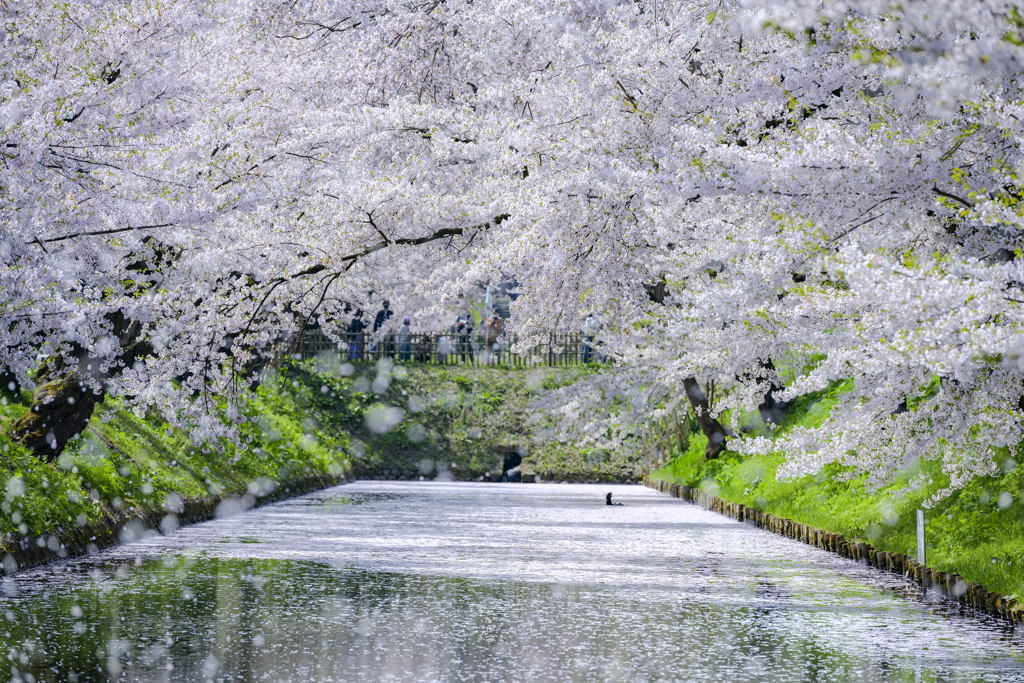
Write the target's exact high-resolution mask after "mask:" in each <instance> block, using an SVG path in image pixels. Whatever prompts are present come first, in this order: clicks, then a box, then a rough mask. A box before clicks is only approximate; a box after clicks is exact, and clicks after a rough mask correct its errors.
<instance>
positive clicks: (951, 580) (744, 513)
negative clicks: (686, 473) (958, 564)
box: [644, 476, 1024, 624]
mask: <svg viewBox="0 0 1024 683" xmlns="http://www.w3.org/2000/svg"><path fill="white" fill-rule="evenodd" d="M644 485H645V486H649V487H650V488H653V489H655V490H657V491H661V492H662V493H667V494H669V495H671V496H673V497H675V498H682V499H683V500H686V501H689V502H691V503H695V504H697V505H700V506H701V507H702V508H704V509H705V510H711V511H712V512H717V513H720V514H723V515H725V516H727V517H732V518H733V519H735V520H738V521H740V522H744V523H747V524H752V525H754V526H756V527H758V528H760V529H766V530H768V531H771V532H774V533H777V534H780V535H782V536H786V537H787V538H792V539H795V540H797V541H802V542H803V543H807V544H808V545H813V546H814V547H816V548H821V549H822V550H828V551H831V552H834V553H837V554H839V555H842V556H843V557H848V558H850V559H852V560H857V561H859V562H863V563H865V564H869V565H871V566H872V567H877V568H878V569H882V570H884V571H888V572H893V573H896V574H902V575H903V576H905V577H907V578H908V579H910V580H912V581H914V582H915V583H918V584H920V583H921V580H922V576H924V575H925V574H926V575H927V577H928V585H929V587H931V586H935V587H938V588H939V589H940V590H941V591H942V592H943V595H944V597H946V598H948V599H950V600H954V601H956V602H958V603H960V604H962V605H964V606H967V607H971V608H974V609H977V610H980V611H982V612H984V613H986V614H990V615H992V616H994V617H998V618H1001V619H1005V620H1006V621H1009V622H1010V623H1012V624H1019V623H1022V622H1024V606H1021V605H1020V604H1017V603H1016V602H1015V601H1014V602H1013V603H1011V602H1010V601H1008V600H1007V599H1006V598H1005V597H1004V596H1002V595H999V594H998V593H992V592H990V591H988V590H986V589H985V587H984V586H982V585H981V584H978V583H972V582H969V581H967V580H965V579H963V578H961V577H960V576H959V575H957V574H946V573H944V572H940V571H937V570H935V569H933V568H931V567H922V566H921V564H920V563H919V562H917V560H915V559H913V558H912V557H911V556H909V555H905V554H903V553H887V552H882V551H879V550H875V548H873V547H871V545H869V544H867V543H860V542H857V541H850V540H848V539H846V538H845V537H843V536H842V535H841V534H830V533H827V532H825V531H821V530H820V529H815V528H813V527H810V526H808V525H806V524H800V523H799V522H794V521H793V520H791V519H784V518H782V517H776V516H774V515H770V514H768V513H766V512H764V511H762V510H758V509H756V508H752V507H747V506H745V505H741V504H739V503H729V502H726V501H724V500H722V499H721V498H717V497H715V496H712V495H709V494H707V493H705V492H704V491H701V490H700V489H696V488H691V487H689V486H682V485H680V484H672V483H669V482H667V481H664V480H662V479H650V478H649V477H646V476H645V477H644Z"/></svg>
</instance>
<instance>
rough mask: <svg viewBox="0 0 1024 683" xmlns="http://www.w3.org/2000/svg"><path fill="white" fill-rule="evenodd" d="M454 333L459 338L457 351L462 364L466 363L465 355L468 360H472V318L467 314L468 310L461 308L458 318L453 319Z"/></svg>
mask: <svg viewBox="0 0 1024 683" xmlns="http://www.w3.org/2000/svg"><path fill="white" fill-rule="evenodd" d="M455 325H456V331H457V333H458V336H459V349H458V353H459V354H460V358H461V360H462V362H463V363H465V362H466V353H467V352H468V353H469V359H470V360H473V346H472V338H473V316H471V315H470V314H469V310H468V309H466V308H463V309H462V310H461V311H459V317H458V318H456V319H455Z"/></svg>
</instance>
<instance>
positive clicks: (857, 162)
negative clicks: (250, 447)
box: [0, 0, 1024, 487]
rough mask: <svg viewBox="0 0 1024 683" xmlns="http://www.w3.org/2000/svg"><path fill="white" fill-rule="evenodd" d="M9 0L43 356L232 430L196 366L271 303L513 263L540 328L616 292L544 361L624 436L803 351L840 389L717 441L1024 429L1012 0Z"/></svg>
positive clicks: (602, 427) (862, 447)
mask: <svg viewBox="0 0 1024 683" xmlns="http://www.w3.org/2000/svg"><path fill="white" fill-rule="evenodd" d="M0 11H2V13H3V18H4V48H3V56H2V60H0V119H2V126H3V135H2V138H3V139H2V140H0V154H2V160H3V165H2V168H0V198H2V203H0V221H2V223H0V291H2V292H3V294H2V297H0V318H2V320H3V325H0V344H2V348H3V353H2V354H0V365H2V366H3V367H2V368H0V370H3V369H6V370H9V371H11V372H13V373H14V374H15V376H17V377H18V378H20V379H21V380H22V381H25V380H26V379H27V373H29V372H30V371H31V370H33V368H36V367H37V366H38V363H39V359H40V358H41V357H43V358H50V363H51V365H53V364H54V362H55V361H54V359H55V358H56V357H59V356H63V357H64V358H65V359H66V363H65V367H72V366H73V365H74V364H75V363H78V364H80V365H81V366H82V367H81V369H80V370H79V372H80V373H81V375H82V377H83V378H84V381H86V382H87V383H88V384H89V385H90V386H91V387H92V388H93V389H96V390H98V389H99V388H100V386H101V385H102V386H104V387H106V390H107V391H108V392H112V393H118V394H123V395H125V396H127V397H129V399H130V400H131V401H133V402H135V403H136V404H137V405H140V406H147V405H148V406H157V407H159V408H160V409H161V410H162V411H163V412H164V414H165V415H166V416H167V417H168V418H169V419H171V421H172V422H173V423H174V424H178V425H183V426H187V427H189V428H190V429H192V430H193V433H194V436H195V438H196V439H197V440H201V439H208V438H213V437H217V436H221V435H225V434H230V433H231V427H230V425H224V424H221V423H219V422H218V421H216V420H210V419H209V418H208V417H207V416H208V415H209V412H210V411H209V404H208V401H209V400H211V397H215V396H219V397H228V398H229V399H230V400H232V401H234V400H239V399H244V398H245V395H246V383H245V382H244V381H239V380H244V379H245V378H247V377H249V376H250V375H251V373H252V370H253V368H254V367H256V363H257V361H258V359H259V358H261V357H265V356H267V355H269V354H272V353H273V352H274V346H275V343H276V342H277V341H279V340H280V339H281V337H282V335H286V334H288V333H289V332H290V331H294V330H296V329H299V328H301V327H302V326H303V325H305V324H307V323H308V322H320V323H322V324H325V325H329V324H331V323H333V322H334V321H337V320H340V319H342V318H343V316H345V315H346V311H347V310H350V308H348V309H347V308H346V307H347V306H348V307H351V306H363V305H366V304H367V303H368V296H369V293H371V292H373V293H376V294H386V295H390V296H391V297H392V298H393V300H396V301H397V302H398V305H399V306H402V307H404V309H405V310H408V309H410V308H415V307H420V308H425V307H428V306H430V305H441V304H443V303H444V302H445V301H448V300H450V299H452V298H454V297H456V296H457V295H458V293H459V292H460V291H462V290H464V289H465V288H466V287H467V286H468V285H470V284H472V283H477V282H483V281H487V280H488V279H494V278H497V277H499V276H501V274H503V273H505V274H509V273H511V274H515V276H516V277H517V279H518V280H519V281H520V282H522V283H523V285H522V292H523V294H522V296H520V297H519V298H518V299H517V301H516V302H515V306H514V308H513V317H512V321H511V327H512V328H514V329H516V330H518V331H519V332H520V333H521V334H522V335H524V339H529V337H530V335H531V334H533V335H536V334H541V333H545V332H549V331H561V330H566V329H570V328H573V327H576V326H578V325H579V321H580V320H581V319H582V317H583V316H585V315H586V314H587V313H590V312H599V313H600V314H601V316H602V319H603V320H604V322H605V329H604V333H603V336H604V341H605V342H606V343H607V345H608V348H609V349H610V350H611V351H612V352H613V354H614V355H615V356H616V357H617V359H618V360H619V361H620V363H619V364H618V366H617V369H616V370H615V371H614V372H607V373H604V374H603V375H602V376H601V377H599V378H598V379H595V380H593V381H591V382H588V383H580V384H578V385H574V387H572V388H570V389H567V390H565V394H564V395H559V396H558V401H559V404H560V409H561V410H562V411H563V412H564V414H565V415H566V416H567V418H569V419H576V420H580V421H581V423H582V422H585V423H586V425H587V429H586V430H584V431H581V434H591V435H597V434H600V435H601V436H600V439H601V440H607V439H611V440H612V441H619V442H622V440H625V442H626V443H628V442H629V439H630V438H631V436H630V435H631V434H635V430H632V429H631V423H632V421H634V420H636V419H638V415H639V414H640V413H642V412H643V410H644V405H645V402H646V401H647V400H648V399H649V398H650V396H651V394H652V392H658V391H662V392H675V393H676V394H677V395H678V394H681V386H682V383H683V381H684V380H685V379H687V378H692V377H697V378H701V379H702V380H710V379H714V380H715V381H716V382H717V383H718V384H719V386H720V388H721V391H720V392H719V395H721V396H723V397H724V398H722V399H721V400H720V401H719V402H718V403H717V405H715V406H714V409H715V410H716V411H721V410H726V409H730V408H731V409H733V411H732V412H733V414H737V415H738V414H739V413H740V412H741V411H742V410H752V409H754V408H755V407H756V406H757V405H758V403H759V402H760V401H761V400H762V398H763V396H764V393H765V391H766V389H767V387H768V386H769V384H770V383H768V382H763V381H757V380H758V379H759V378H763V376H764V375H770V374H771V373H772V370H771V367H772V366H771V364H770V363H769V361H771V362H774V363H776V364H777V363H782V362H784V361H785V360H786V359H789V361H790V362H793V361H792V359H794V358H796V359H805V360H813V361H814V362H803V361H801V362H800V363H798V365H799V366H800V368H799V369H800V371H799V372H798V375H799V376H798V377H797V379H796V380H795V382H793V383H792V385H791V386H790V387H788V388H787V390H786V391H785V392H784V393H783V394H782V395H781V397H782V398H792V397H795V396H798V395H802V394H805V393H808V392H812V391H816V390H820V389H822V388H824V387H826V386H828V385H829V384H830V383H831V382H834V381H838V380H852V382H851V385H852V388H851V389H850V391H848V392H847V393H845V394H844V395H843V398H842V400H841V402H840V404H839V405H838V406H836V408H835V409H833V410H832V412H831V415H830V417H829V419H828V420H827V421H826V423H825V424H824V425H822V426H821V428H819V429H816V430H809V431H803V432H799V433H796V434H792V435H790V437H789V438H788V441H786V443H785V444H781V443H779V442H776V443H775V444H774V445H770V444H769V443H768V442H767V441H765V440H763V439H760V440H759V439H744V438H734V439H731V440H730V447H731V448H735V449H739V450H745V451H748V452H754V451H758V450H763V449H766V448H769V447H772V448H779V447H785V448H786V449H787V452H789V453H790V454H791V457H790V460H789V472H790V473H791V474H801V473H805V472H811V471H815V470H817V469H818V468H820V467H821V466H822V465H824V464H826V463H829V462H835V461H840V462H844V463H846V464H850V465H854V466H856V467H858V468H860V469H861V470H863V471H865V472H868V473H869V474H870V475H871V477H872V480H873V481H885V480H887V479H889V478H891V477H892V476H893V474H894V473H895V472H897V471H899V470H900V469H901V468H903V467H904V466H905V465H906V463H908V462H910V461H912V460H914V459H916V458H918V457H920V456H925V457H929V458H935V459H941V460H942V461H943V467H944V469H945V471H946V472H947V473H948V474H949V475H950V477H951V482H952V486H953V487H956V486H959V485H961V484H962V483H963V482H965V481H967V480H969V479H970V478H972V477H974V476H977V475H979V474H984V473H988V472H992V471H994V470H995V468H996V466H997V465H998V463H999V461H1000V457H1005V456H1000V451H998V450H995V449H998V448H1000V447H1005V446H1009V445H1013V444H1017V443H1019V442H1020V441H1021V439H1022V436H1024V434H1022V419H1024V412H1022V405H1021V395H1022V393H1024V383H1022V377H1024V335H1022V329H1021V325H1022V308H1021V307H1022V305H1024V284H1022V283H1024V258H1022V254H1021V244H1022V240H1021V237H1022V205H1021V198H1022V196H1021V183H1020V180H1019V175H1020V174H1021V172H1022V169H1021V155H1020V148H1021V133H1022V131H1024V122H1022V117H1024V102H1022V98H1021V90H1020V76H1021V66H1022V59H1024V50H1022V45H1024V16H1021V15H1020V14H1019V13H1018V10H1017V9H1016V8H1015V7H1014V6H1013V5H1012V4H1010V3H1008V2H1003V1H1001V0H948V1H947V2H943V3H924V2H904V3H891V2H883V1H880V0H850V1H847V2H838V1H833V0H824V1H815V2H811V1H810V0H772V1H771V2H769V1H768V0H763V1H761V0H742V1H741V0H715V1H703V0H680V1H679V2H665V1H664V0H661V1H660V2H658V1H655V0H643V1H638V2H634V1H632V0H621V1H619V0H589V1H584V0H579V1H567V0H530V1H529V2H526V1H524V0H472V1H470V0H446V1H440V0H433V1H429V2H427V1H425V2H417V1H415V0H406V1H401V2H400V1H396V0H364V1H361V2H351V1H346V0H337V1H333V2H332V1H328V0H321V1H315V0H314V1H311V2H305V3H287V4H285V3H274V2H259V1H257V2H237V1H231V0H222V1H215V2H196V1H192V0H181V1H176V2H167V3H162V2H156V1H154V0H137V1H135V2H118V3H97V4H93V3H88V2H60V3H57V2H49V1H47V0H35V1H25V2H14V3H8V4H6V5H5V6H4V8H3V9H2V10H0ZM396 282H403V283H415V287H404V288H402V287H395V283H396ZM659 283H662V286H661V288H660V292H661V294H659V295H658V296H653V297H652V295H651V292H653V291H655V290H656V289H658V287H657V286H658V285H659ZM414 292H415V293H414ZM137 340H144V341H145V346H144V347H142V348H141V350H138V351H137V352H132V353H127V352H126V349H128V348H129V347H130V346H131V345H132V344H135V343H136V342H137ZM57 365H59V363H57ZM613 399H621V400H620V401H619V402H618V403H617V405H621V406H625V408H621V409H618V408H617V409H616V410H614V411H613V412H608V410H603V412H600V411H599V412H597V413H595V412H594V411H593V410H592V408H594V407H600V406H607V405H608V402H609V401H611V400H613ZM908 405H909V406H910V407H912V409H909V410H908V409H906V408H907V407H908ZM229 412H230V411H229ZM595 415H597V417H595ZM591 438H595V439H597V438H598V437H596V436H594V437H591Z"/></svg>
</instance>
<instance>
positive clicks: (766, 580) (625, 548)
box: [0, 482, 1024, 683]
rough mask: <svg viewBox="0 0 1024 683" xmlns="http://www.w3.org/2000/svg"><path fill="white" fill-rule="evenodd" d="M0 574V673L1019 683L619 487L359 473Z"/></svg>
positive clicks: (741, 528)
mask: <svg viewBox="0 0 1024 683" xmlns="http://www.w3.org/2000/svg"><path fill="white" fill-rule="evenodd" d="M609 490H610V491H613V492H614V497H615V499H616V500H619V501H621V502H623V503H625V505H624V506H622V507H608V506H606V505H605V504H604V494H605V493H606V492H608V491H609ZM3 588H4V592H5V594H6V596H5V597H3V598H0V614H2V616H3V618H4V619H6V623H5V622H3V621H2V620H0V644H2V646H3V647H2V649H0V653H2V652H7V653H8V659H9V661H10V665H11V668H10V670H9V671H0V680H2V679H4V677H6V678H7V679H8V680H19V679H20V680H26V681H33V680H34V681H75V680H77V681H183V682H184V681H188V682H192V681H206V680H212V681H247V682H249V681H252V682H255V681H267V682H269V683H275V682H277V681H395V682H398V681H480V682H484V681H487V682H490V681H523V682H527V681H529V682H532V681H580V682H584V681H586V682H590V681H594V682H597V681H609V682H612V681H615V682H617V681H736V682H745V681H779V682H780V683H781V682H783V681H785V682H789V681H821V682H829V681H837V682H838V681H865V682H868V681H872V682H873V681H901V682H902V681H906V682H908V683H909V682H911V681H914V682H916V681H929V682H935V683H938V682H942V681H950V682H954V681H955V682H961V681H962V682H964V683H967V682H975V681H979V682H980V681H992V682H993V683H994V682H997V681H998V682H1007V683H1013V682H1016V681H1019V682H1021V683H1024V646H1022V644H1021V637H1020V634H1016V633H1014V631H1013V630H1012V629H1010V627H1008V626H1005V625H1004V624H1002V623H1000V622H996V621H992V620H988V619H985V618H979V617H973V616H963V615H960V614H958V613H956V612H955V611H954V610H952V609H951V608H949V607H948V606H942V605H928V604H923V603H922V602H921V600H920V597H919V595H918V593H917V591H916V590H915V588H914V587H913V586H911V585H910V584H908V583H907V582H905V581H904V580H903V579H901V578H899V577H895V576H892V575H889V574H885V573H883V572H879V571H877V570H874V569H870V568H868V567H864V566H862V565H858V564H857V563H855V562H852V561H850V560H845V559H843V558H839V557H836V556H833V555H831V554H828V553H825V552H823V551H819V550H816V549H814V548H810V547H809V546H806V545H803V544H801V543H797V542H795V541H791V540H789V539H785V538H781V537H778V536H775V535H773V534H770V533H768V532H765V531H763V530H759V529H756V528H753V527H750V526H747V525H744V524H740V523H738V522H735V521H733V520H730V519H727V518H724V517H721V516H719V515H716V514H713V513H710V512H707V511H705V510H703V509H701V508H699V507H697V506H694V505H689V504H686V503H683V502H682V501H679V500H675V499H672V498H669V497H668V496H666V495H664V494H659V493H656V492H654V491H651V490H648V489H645V488H642V487H639V486H587V485H556V484H534V485H529V484H524V485H514V484H510V485H502V484H460V483H414V482H409V483H405V482H360V483H357V484H350V485H348V486H341V487H337V488H334V489H330V490H327V491H323V492H320V493H317V494H312V495H309V496H305V497H302V498H298V499H294V500H291V501H287V502H283V503H279V504H275V505H272V506H268V507H265V508H261V509H259V510H256V511H252V512H248V513H245V514H241V515H237V516H234V517H231V518H228V519H221V520H216V521H213V522H208V523H204V524H199V525H195V526H192V527H188V528H185V529H181V530H179V531H177V532H175V533H173V534H170V535H169V536H164V537H157V538H151V539H148V540H144V541H140V542H137V543H133V544H130V545H125V546H121V547H118V548H114V549H111V550H109V551H106V552H103V553H100V554H98V555H95V556H93V557H90V558H83V559H80V560H75V561H71V562H66V563H62V564H60V565H54V566H51V567H48V568H44V569H39V570H33V571H29V572H25V573H23V574H19V575H17V577H16V578H14V579H9V580H7V582H5V584H4V585H3Z"/></svg>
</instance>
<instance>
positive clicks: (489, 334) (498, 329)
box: [484, 308, 505, 364]
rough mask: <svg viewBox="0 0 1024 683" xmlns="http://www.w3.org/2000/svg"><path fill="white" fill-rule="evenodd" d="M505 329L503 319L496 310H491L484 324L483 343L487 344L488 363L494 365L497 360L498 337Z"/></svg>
mask: <svg viewBox="0 0 1024 683" xmlns="http://www.w3.org/2000/svg"><path fill="white" fill-rule="evenodd" d="M504 329H505V319H504V318H502V317H501V314H499V313H498V309H497V308H494V309H491V317H490V318H488V319H487V322H486V323H484V341H485V342H486V343H487V351H488V355H489V357H490V360H489V362H490V363H492V364H493V363H495V362H497V358H498V337H500V336H501V333H502V332H503V331H504Z"/></svg>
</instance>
